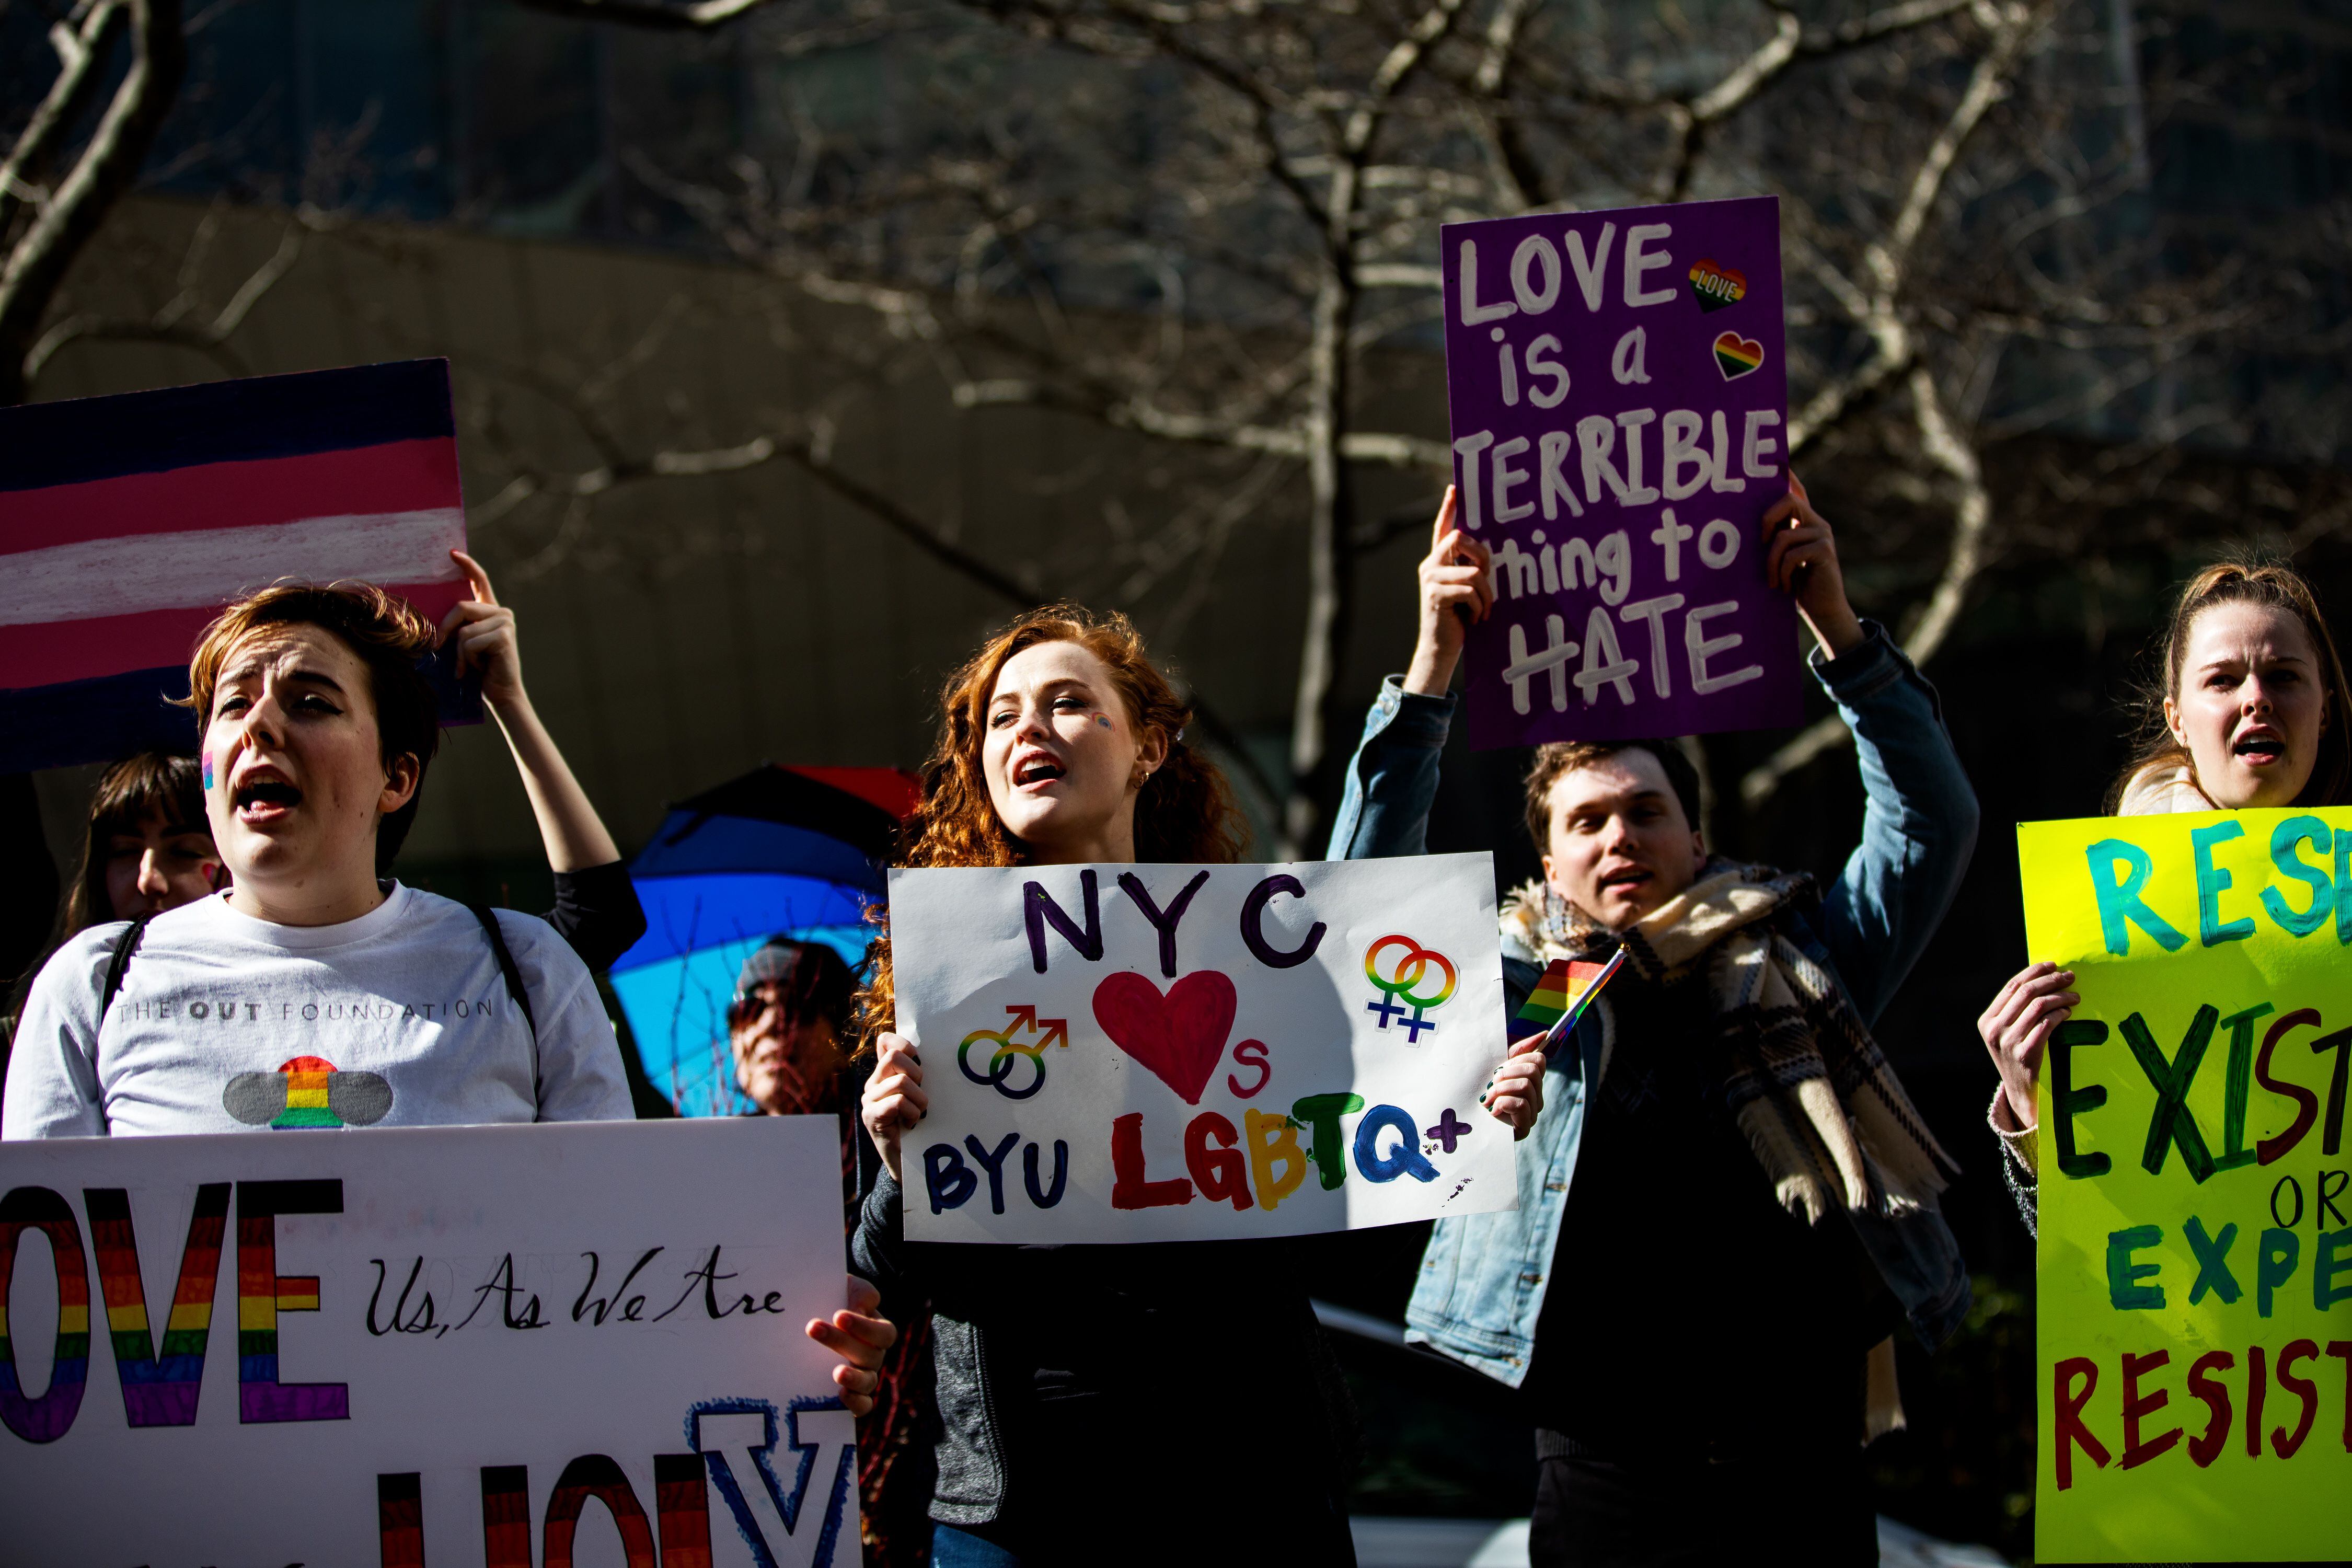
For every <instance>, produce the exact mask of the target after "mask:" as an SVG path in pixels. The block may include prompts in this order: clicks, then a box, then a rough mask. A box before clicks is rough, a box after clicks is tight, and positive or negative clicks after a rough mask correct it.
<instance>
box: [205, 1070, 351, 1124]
mask: <svg viewBox="0 0 2352 1568" xmlns="http://www.w3.org/2000/svg"><path fill="white" fill-rule="evenodd" d="M221 1108H222V1109H223V1110H226V1111H227V1112H228V1113H229V1114H230V1115H231V1116H234V1117H236V1119H237V1120H238V1121H242V1122H244V1123H245V1124H246V1125H247V1126H248V1127H261V1126H269V1127H365V1126H368V1125H369V1124H371V1123H373V1122H377V1121H383V1119H384V1117H385V1116H386V1115H387V1114H389V1113H390V1112H391V1110H392V1085H390V1084H389V1083H386V1082H385V1081H384V1080H383V1076H382V1075H380V1074H377V1073H372V1072H344V1071H342V1070H341V1069H340V1068H337V1067H336V1066H335V1064H334V1063H332V1062H331V1061H329V1060H328V1059H327V1058H324V1057H296V1058H294V1059H293V1060H291V1061H289V1062H282V1063H280V1064H279V1065H278V1070H277V1071H276V1072H241V1073H239V1074H237V1075H236V1077H235V1078H233V1079H229V1080H228V1087H227V1088H226V1089H223V1090H222V1091H221Z"/></svg>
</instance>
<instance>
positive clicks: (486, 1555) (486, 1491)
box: [482, 1465, 530, 1568]
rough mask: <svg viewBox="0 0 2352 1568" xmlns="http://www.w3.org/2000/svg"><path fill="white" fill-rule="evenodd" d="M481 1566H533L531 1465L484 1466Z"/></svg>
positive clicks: (511, 1567) (510, 1567) (493, 1567)
mask: <svg viewBox="0 0 2352 1568" xmlns="http://www.w3.org/2000/svg"><path fill="white" fill-rule="evenodd" d="M482 1568H530V1466H529V1465H484V1466H483V1467H482Z"/></svg>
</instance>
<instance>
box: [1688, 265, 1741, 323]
mask: <svg viewBox="0 0 2352 1568" xmlns="http://www.w3.org/2000/svg"><path fill="white" fill-rule="evenodd" d="M1690 286H1691V294H1692V297H1693V298H1695V299H1696V300H1698V308H1699V310H1701V311H1708V310H1722V309H1723V308H1724V307H1725V306H1727V305H1737V304H1738V303H1739V301H1740V300H1745V299H1746V298H1748V274H1747V273H1745V272H1742V271H1741V270H1739V268H1737V267H1722V266H1718V265H1717V264H1716V262H1715V261H1714V260H1712V259H1706V260H1701V261H1696V262H1694V263H1692V265H1691V269H1690Z"/></svg>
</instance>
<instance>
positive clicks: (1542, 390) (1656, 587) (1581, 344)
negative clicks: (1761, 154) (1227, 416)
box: [1441, 196, 1802, 747]
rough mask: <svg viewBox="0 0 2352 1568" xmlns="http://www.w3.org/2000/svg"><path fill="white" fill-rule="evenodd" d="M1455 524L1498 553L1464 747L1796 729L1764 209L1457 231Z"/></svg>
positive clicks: (1762, 200) (1770, 243)
mask: <svg viewBox="0 0 2352 1568" xmlns="http://www.w3.org/2000/svg"><path fill="white" fill-rule="evenodd" d="M1441 246H1442V253H1443V258H1444V263H1443V272H1444V292H1445V389H1446V403H1447V406H1448V409H1449V410H1450V412H1451V414H1452V416H1453V424H1454V484H1455V486H1456V487H1457V489H1459V492H1460V506H1461V514H1460V515H1461V523H1462V526H1463V527H1464V528H1465V529H1466V530H1468V531H1470V532H1472V533H1474V534H1475V535H1476V536H1477V537H1478V538H1480V539H1483V540H1485V541H1486V543H1487V544H1488V545H1490V546H1491V547H1492V548H1493V550H1494V552H1495V594H1496V603H1495V613H1494V615H1493V616H1489V617H1488V618H1487V619H1486V621H1485V622H1484V623H1482V624H1480V625H1479V626H1474V627H1472V628H1471V632H1470V642H1469V647H1468V673H1467V676H1466V681H1467V690H1468V694H1469V709H1470V714H1469V717H1470V743H1471V744H1472V745H1473V746H1477V747H1496V746H1525V745H1533V744H1536V743H1538V742H1545V741H1581V740H1622V739H1628V738H1634V737H1641V736H1650V735H1685V734H1698V733H1702V732H1704V731H1714V730H1752V729H1764V728H1769V727H1772V726H1776V725H1783V724H1793V723H1796V722H1797V721H1799V719H1800V718H1801V713H1802V692H1801V685H1800V676H1801V672H1800V669H1799V667H1798V660H1797V656H1796V649H1797V638H1796V619H1795V612H1794V610H1793V608H1792V607H1791V606H1790V603H1789V601H1788V599H1787V598H1786V596H1785V595H1780V594H1778V593H1775V592H1773V591H1772V590H1771V589H1770V588H1769V587H1767V586H1766V584H1765V582H1764V557H1763V552H1762V550H1761V549H1760V547H1759V543H1758V535H1759V529H1760V526H1761V522H1762V519H1763V515H1764V511H1765V509H1766V508H1768V507H1769V506H1770V505H1771V504H1772V503H1773V501H1775V500H1778V499H1779V498H1780V496H1781V495H1782V494H1783V493H1784V492H1785V491H1786V490H1787V489H1788V486H1787V484H1786V483H1785V482H1784V481H1783V479H1782V477H1781V476H1782V472H1783V468H1784V466H1785V456H1784V454H1785V451H1786V443H1787V440H1788V407H1789V384H1788V366H1787V355H1786V343H1785V341H1784V339H1783V336H1782V330H1781V320H1780V204H1779V202H1778V200H1777V199H1776V198H1773V197H1770V196H1754V197H1748V198H1745V199H1742V200H1738V201H1721V202H1690V203H1685V204H1683V205H1675V206H1660V207H1627V208H1622V209H1619V210H1617V211H1613V212H1587V213H1547V214H1542V215H1539V216H1534V217H1516V218H1496V219H1492V220H1489V221H1486V222H1480V223H1457V224H1448V225H1446V226H1444V231H1443V237H1442V239H1441Z"/></svg>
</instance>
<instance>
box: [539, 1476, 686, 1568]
mask: <svg viewBox="0 0 2352 1568" xmlns="http://www.w3.org/2000/svg"><path fill="white" fill-rule="evenodd" d="M591 1500H594V1501H596V1502H601V1503H603V1504H604V1509H605V1511H606V1512H608V1513H610V1514H611V1515H612V1516H613V1524H614V1528H615V1529H617V1530H618V1531H620V1532H621V1550H622V1551H623V1552H625V1553H626V1554H627V1556H628V1560H629V1568H659V1564H658V1563H657V1562H656V1558H655V1555H654V1532H653V1527H652V1526H651V1525H650V1524H649V1523H648V1522H647V1521H646V1505H645V1504H643V1503H641V1502H639V1501H638V1500H637V1493H636V1489H635V1488H634V1487H632V1486H630V1485H629V1478H628V1476H627V1475H626V1474H625V1472H624V1471H623V1470H622V1468H621V1467H620V1466H619V1465H617V1464H615V1463H614V1461H613V1458H612V1457H611V1456H610V1455H606V1454H583V1455H581V1456H580V1457H579V1458H576V1459H574V1460H572V1462H571V1463H570V1464H568V1465H566V1466H564V1467H563V1473H562V1475H560V1476H558V1477H556V1478H555V1492H554V1495H552V1496H551V1497H550V1498H549V1499H548V1500H547V1528H546V1530H545V1531H544V1532H543V1533H542V1534H541V1539H540V1561H541V1563H542V1564H543V1565H544V1568H572V1532H573V1531H576V1530H578V1529H579V1527H580V1515H581V1512H582V1510H584V1509H585V1508H587V1506H588V1504H589V1502H590V1501H591Z"/></svg>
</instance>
